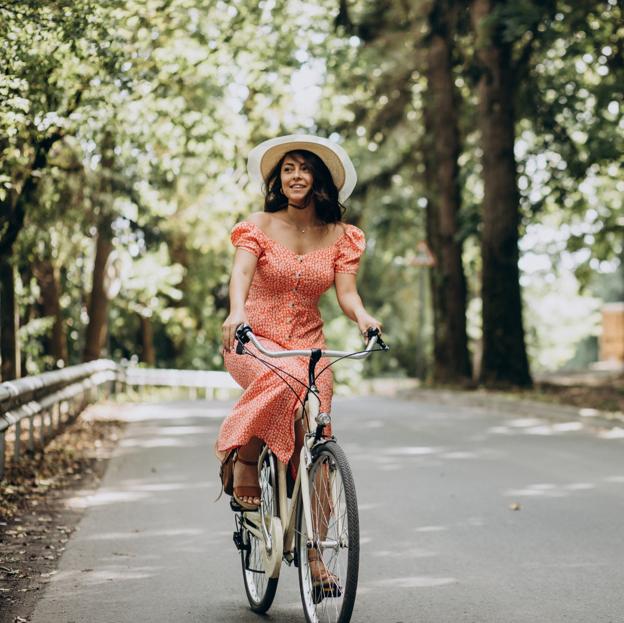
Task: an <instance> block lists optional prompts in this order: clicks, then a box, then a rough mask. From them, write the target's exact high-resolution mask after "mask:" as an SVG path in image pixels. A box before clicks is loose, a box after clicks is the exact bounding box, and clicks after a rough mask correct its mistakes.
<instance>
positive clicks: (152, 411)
mask: <svg viewBox="0 0 624 623" xmlns="http://www.w3.org/2000/svg"><path fill="white" fill-rule="evenodd" d="M230 409H231V406H230V404H229V403H223V402H221V403H219V404H218V405H215V404H214V403H213V402H209V401H206V402H203V401H201V400H197V401H186V402H184V401H179V402H164V403H139V404H126V405H123V406H122V407H121V408H120V411H119V417H121V418H122V419H123V420H125V421H126V422H143V421H156V420H171V421H173V420H176V419H183V420H189V421H190V420H195V418H198V417H199V418H207V419H222V418H224V417H225V416H226V415H228V413H229V412H230Z"/></svg>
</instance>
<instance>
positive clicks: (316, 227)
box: [287, 219, 323, 234]
mask: <svg viewBox="0 0 624 623" xmlns="http://www.w3.org/2000/svg"><path fill="white" fill-rule="evenodd" d="M287 222H288V224H289V225H291V226H292V227H294V228H295V229H296V230H297V231H298V232H299V233H302V234H305V233H306V232H307V231H309V230H310V229H318V228H319V227H322V226H323V225H310V226H309V227H303V228H302V227H300V226H299V225H295V224H294V223H293V222H292V221H291V220H290V219H287Z"/></svg>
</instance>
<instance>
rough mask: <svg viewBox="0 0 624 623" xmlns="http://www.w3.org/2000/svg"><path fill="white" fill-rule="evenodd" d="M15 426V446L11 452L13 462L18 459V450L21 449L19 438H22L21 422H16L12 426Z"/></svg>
mask: <svg viewBox="0 0 624 623" xmlns="http://www.w3.org/2000/svg"><path fill="white" fill-rule="evenodd" d="M14 426H15V444H14V446H13V447H14V451H13V462H17V461H18V460H19V457H20V448H21V441H22V440H21V437H22V422H21V420H17V422H15V424H14Z"/></svg>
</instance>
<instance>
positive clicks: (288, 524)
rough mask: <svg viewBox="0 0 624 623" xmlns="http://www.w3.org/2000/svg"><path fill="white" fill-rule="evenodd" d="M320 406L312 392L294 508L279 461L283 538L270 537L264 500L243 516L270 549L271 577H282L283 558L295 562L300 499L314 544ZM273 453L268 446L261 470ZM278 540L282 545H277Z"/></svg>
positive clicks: (308, 399)
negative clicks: (313, 474)
mask: <svg viewBox="0 0 624 623" xmlns="http://www.w3.org/2000/svg"><path fill="white" fill-rule="evenodd" d="M320 406H321V401H320V398H319V396H318V390H316V388H313V389H312V390H308V392H307V395H306V398H305V399H304V407H303V408H304V412H307V419H308V423H309V430H308V433H307V434H306V435H305V437H304V443H303V445H302V447H301V451H300V455H299V469H298V470H297V477H296V479H295V483H294V487H293V491H292V497H291V501H290V504H289V503H288V496H287V485H286V469H287V465H286V464H285V463H282V462H281V461H276V463H277V485H278V501H279V508H278V516H279V520H280V525H279V530H277V532H281V534H279V535H278V534H269V533H268V531H267V528H266V525H265V523H264V521H262V517H263V516H264V514H265V513H266V509H265V508H264V500H261V502H260V506H261V507H260V510H259V511H246V512H244V513H243V523H244V525H245V528H247V530H249V531H250V532H251V533H253V534H254V535H255V536H256V537H257V538H258V539H260V540H262V541H263V542H264V543H265V545H266V548H267V554H268V557H269V558H270V559H271V561H272V562H271V563H270V564H269V565H268V567H267V568H271V569H272V573H270V574H269V576H270V577H277V575H279V563H281V560H282V558H285V559H286V560H287V561H288V562H289V563H290V562H292V560H293V556H294V539H295V524H296V521H297V518H296V510H297V505H298V501H299V496H301V498H302V504H303V512H304V515H305V522H306V529H307V532H308V534H307V538H308V544H311V543H312V541H313V534H312V506H311V501H310V488H309V483H308V478H307V474H308V471H309V469H310V466H311V465H312V453H311V450H312V447H313V446H314V445H316V444H317V443H322V441H316V440H315V437H316V434H315V430H314V428H313V425H312V423H313V422H317V419H318V416H319V413H320ZM304 417H305V416H304ZM327 417H329V416H327ZM327 423H329V422H327ZM270 452H271V450H270V449H269V448H268V446H265V447H264V449H263V451H262V453H261V454H260V457H259V459H258V466H261V465H262V464H263V462H264V460H265V457H266V455H267V454H269V453H270ZM302 474H305V475H306V477H305V478H304V477H302ZM274 539H275V540H277V541H279V542H278V543H275V542H274ZM278 553H279V558H278ZM278 561H279V562H278ZM274 574H275V575H274Z"/></svg>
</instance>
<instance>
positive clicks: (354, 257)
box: [334, 225, 366, 275]
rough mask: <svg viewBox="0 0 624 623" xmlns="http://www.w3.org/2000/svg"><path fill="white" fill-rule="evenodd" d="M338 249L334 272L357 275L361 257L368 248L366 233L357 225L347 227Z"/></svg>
mask: <svg viewBox="0 0 624 623" xmlns="http://www.w3.org/2000/svg"><path fill="white" fill-rule="evenodd" d="M337 247H338V253H337V254H336V260H335V262H334V272H337V273H349V274H351V275H355V274H356V273H357V271H358V267H359V265H360V257H361V256H362V253H364V249H365V248H366V238H365V236H364V232H363V231H362V230H361V229H358V228H357V227H355V225H347V226H346V228H345V233H344V235H343V236H342V238H340V240H339V241H338V245H337Z"/></svg>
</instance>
